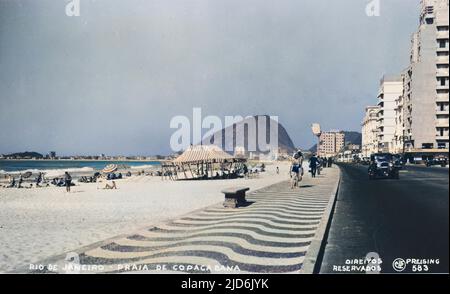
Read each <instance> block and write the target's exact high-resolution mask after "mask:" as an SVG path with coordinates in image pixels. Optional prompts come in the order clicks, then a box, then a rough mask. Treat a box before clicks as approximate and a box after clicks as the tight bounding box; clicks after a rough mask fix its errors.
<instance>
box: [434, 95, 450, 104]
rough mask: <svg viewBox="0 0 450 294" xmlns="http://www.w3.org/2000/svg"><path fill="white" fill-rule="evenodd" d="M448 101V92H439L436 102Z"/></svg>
mask: <svg viewBox="0 0 450 294" xmlns="http://www.w3.org/2000/svg"><path fill="white" fill-rule="evenodd" d="M448 101H449V96H448V93H443V94H437V96H436V102H448Z"/></svg>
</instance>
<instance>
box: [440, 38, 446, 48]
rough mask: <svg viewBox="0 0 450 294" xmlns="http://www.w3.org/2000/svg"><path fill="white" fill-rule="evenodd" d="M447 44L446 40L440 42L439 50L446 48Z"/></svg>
mask: <svg viewBox="0 0 450 294" xmlns="http://www.w3.org/2000/svg"><path fill="white" fill-rule="evenodd" d="M446 44H447V42H446V41H445V40H439V48H445V47H446Z"/></svg>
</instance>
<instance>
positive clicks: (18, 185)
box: [17, 173, 23, 188]
mask: <svg viewBox="0 0 450 294" xmlns="http://www.w3.org/2000/svg"><path fill="white" fill-rule="evenodd" d="M22 183H23V177H22V173H20V175H19V181H18V183H17V188H22Z"/></svg>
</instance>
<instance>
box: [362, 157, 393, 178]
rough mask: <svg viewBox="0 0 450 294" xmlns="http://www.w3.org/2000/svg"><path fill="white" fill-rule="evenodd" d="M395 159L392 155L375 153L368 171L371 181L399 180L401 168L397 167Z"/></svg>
mask: <svg viewBox="0 0 450 294" xmlns="http://www.w3.org/2000/svg"><path fill="white" fill-rule="evenodd" d="M394 161H395V158H394V156H393V155H392V154H391V153H375V154H372V155H371V156H370V164H369V169H368V174H369V179H370V180H373V179H376V178H390V179H399V178H400V176H399V168H398V167H396V165H395V163H394Z"/></svg>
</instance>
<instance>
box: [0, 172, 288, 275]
mask: <svg viewBox="0 0 450 294" xmlns="http://www.w3.org/2000/svg"><path fill="white" fill-rule="evenodd" d="M276 166H279V167H280V173H279V174H276V172H275V169H276ZM288 172H289V164H288V163H276V164H273V165H268V166H267V171H266V172H264V173H261V174H260V175H259V176H258V177H257V178H252V179H234V180H212V181H168V180H166V181H162V180H161V177H151V176H133V177H131V178H127V179H122V180H117V181H116V183H117V186H118V189H117V190H103V189H98V186H99V185H98V184H97V183H91V184H83V183H81V184H80V183H76V184H77V185H76V186H74V187H72V192H71V193H67V192H65V188H64V187H61V188H59V187H46V188H32V189H15V188H13V189H6V188H0V206H1V210H2V212H1V214H0V244H1V251H0V272H8V271H13V270H17V269H19V268H20V269H22V268H27V267H28V266H29V264H30V263H35V262H37V261H40V260H43V259H45V258H48V257H50V256H53V255H56V254H61V253H64V252H67V251H71V250H75V249H77V248H79V247H81V246H85V245H89V244H91V243H94V242H98V241H101V240H104V239H108V238H111V237H114V236H117V235H121V234H126V233H130V232H133V231H135V230H138V229H140V228H143V227H146V226H149V225H152V224H156V223H159V222H162V221H165V220H168V219H171V218H174V217H177V216H180V215H183V214H186V213H188V212H190V211H193V210H196V209H200V208H202V207H206V206H209V205H212V204H215V203H218V202H221V201H223V199H224V196H223V194H222V193H221V192H220V191H221V190H222V189H223V188H226V187H230V186H236V185H239V186H248V187H250V189H251V190H255V189H259V188H262V187H264V186H268V185H271V184H273V183H277V182H280V181H283V180H287V179H289V175H288Z"/></svg>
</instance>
